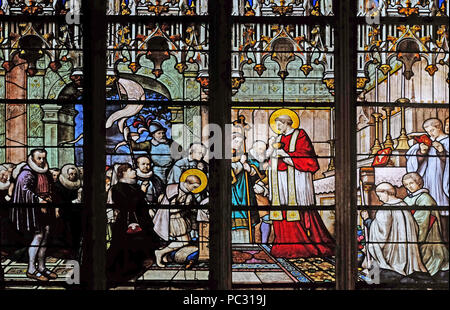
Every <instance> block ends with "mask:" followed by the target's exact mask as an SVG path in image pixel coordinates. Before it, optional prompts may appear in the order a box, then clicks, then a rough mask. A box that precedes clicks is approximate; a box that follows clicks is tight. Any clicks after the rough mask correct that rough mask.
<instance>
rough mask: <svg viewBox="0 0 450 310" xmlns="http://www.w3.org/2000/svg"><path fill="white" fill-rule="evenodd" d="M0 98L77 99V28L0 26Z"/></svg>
mask: <svg viewBox="0 0 450 310" xmlns="http://www.w3.org/2000/svg"><path fill="white" fill-rule="evenodd" d="M0 64H1V67H0V99H55V100H58V99H64V100H77V99H79V98H80V97H81V94H82V79H83V53H82V37H81V29H80V27H79V26H76V25H67V24H64V23H51V22H42V23H8V22H1V23H0Z"/></svg>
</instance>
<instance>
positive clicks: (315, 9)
mask: <svg viewBox="0 0 450 310" xmlns="http://www.w3.org/2000/svg"><path fill="white" fill-rule="evenodd" d="M233 15H240V16H330V15H333V1H331V0H306V1H299V0H293V1H286V0H272V1H267V0H233Z"/></svg>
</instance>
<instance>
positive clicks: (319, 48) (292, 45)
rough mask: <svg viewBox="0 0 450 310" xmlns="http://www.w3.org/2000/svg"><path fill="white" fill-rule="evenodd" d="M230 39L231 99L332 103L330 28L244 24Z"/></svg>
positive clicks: (332, 80)
mask: <svg viewBox="0 0 450 310" xmlns="http://www.w3.org/2000/svg"><path fill="white" fill-rule="evenodd" d="M232 39H233V42H232V51H233V52H232V59H231V61H232V75H231V76H232V89H233V97H232V100H233V101H241V102H249V101H255V102H258V101H261V102H263V101H267V102H280V101H281V102H332V101H334V97H333V96H334V63H333V62H334V59H333V54H332V52H333V49H334V47H333V40H332V29H331V27H329V26H326V27H319V26H307V25H295V26H294V25H268V24H266V25H262V24H245V25H244V24H242V25H234V26H233V38H232Z"/></svg>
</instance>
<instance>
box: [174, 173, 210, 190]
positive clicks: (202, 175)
mask: <svg viewBox="0 0 450 310" xmlns="http://www.w3.org/2000/svg"><path fill="white" fill-rule="evenodd" d="M190 175H195V176H197V177H198V178H199V179H200V181H201V182H202V183H201V184H200V186H199V187H197V188H196V189H194V190H193V191H192V193H193V194H198V193H200V192H201V191H203V190H204V189H205V188H206V186H207V185H208V177H207V176H206V174H205V173H204V172H203V171H201V170H200V169H196V168H193V169H188V170H186V171H185V172H183V174H182V175H181V177H180V182H184V181H186V178H187V177H188V176H190Z"/></svg>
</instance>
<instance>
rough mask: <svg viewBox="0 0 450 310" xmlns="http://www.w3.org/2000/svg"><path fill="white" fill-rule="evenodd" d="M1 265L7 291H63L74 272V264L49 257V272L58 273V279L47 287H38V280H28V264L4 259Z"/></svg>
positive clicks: (47, 263) (47, 264) (50, 282)
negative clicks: (19, 289)
mask: <svg viewBox="0 0 450 310" xmlns="http://www.w3.org/2000/svg"><path fill="white" fill-rule="evenodd" d="M1 263H2V267H3V271H4V275H5V282H6V283H7V289H15V288H21V289H63V288H64V287H65V286H67V279H68V277H70V276H71V275H72V270H73V264H71V263H70V262H69V261H68V260H64V259H59V258H53V257H48V258H47V262H46V266H47V268H48V269H49V270H51V271H53V272H54V273H56V274H57V275H58V278H57V279H55V280H51V281H49V282H48V283H46V284H45V285H38V282H37V281H36V280H33V279H29V278H27V276H26V274H25V273H26V271H27V264H26V263H20V262H15V261H12V260H10V259H8V258H3V259H2V261H1ZM28 283H29V285H28ZM15 284H16V285H17V284H20V286H19V285H17V286H14V285H15Z"/></svg>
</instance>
